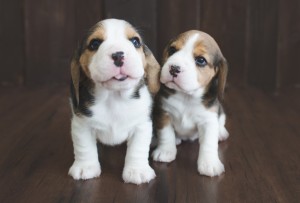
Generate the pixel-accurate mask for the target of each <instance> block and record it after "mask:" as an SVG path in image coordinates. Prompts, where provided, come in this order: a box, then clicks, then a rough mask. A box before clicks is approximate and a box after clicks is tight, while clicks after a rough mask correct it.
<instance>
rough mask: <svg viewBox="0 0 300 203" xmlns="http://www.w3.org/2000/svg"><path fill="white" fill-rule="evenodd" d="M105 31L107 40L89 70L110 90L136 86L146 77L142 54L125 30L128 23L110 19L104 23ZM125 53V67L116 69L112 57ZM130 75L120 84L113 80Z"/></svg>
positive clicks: (96, 79)
mask: <svg viewBox="0 0 300 203" xmlns="http://www.w3.org/2000/svg"><path fill="white" fill-rule="evenodd" d="M101 24H102V26H103V28H104V30H105V36H106V38H105V40H104V41H103V42H102V44H101V46H100V47H99V49H98V50H97V52H96V54H95V55H94V56H93V57H92V60H91V62H90V66H89V70H90V72H91V77H92V79H93V80H94V81H96V82H98V83H99V84H102V86H104V87H106V88H108V89H113V90H116V89H118V90H119V89H128V88H131V87H132V86H134V85H136V84H137V83H138V82H139V79H140V78H141V77H142V76H143V75H144V66H143V61H142V57H141V54H140V53H138V52H137V51H136V48H135V47H134V46H133V45H132V43H131V42H130V41H129V40H128V39H127V36H126V35H125V28H126V26H128V23H127V22H125V21H123V20H116V19H108V20H104V21H102V23H101ZM118 51H123V52H124V65H123V66H122V67H120V68H116V67H115V65H114V63H113V61H112V58H111V55H112V54H113V53H115V52H118ZM120 74H121V75H128V76H129V78H128V79H126V80H125V81H123V82H122V83H120V82H119V81H116V80H114V79H112V78H113V77H114V76H118V75H120Z"/></svg>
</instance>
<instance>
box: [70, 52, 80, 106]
mask: <svg viewBox="0 0 300 203" xmlns="http://www.w3.org/2000/svg"><path fill="white" fill-rule="evenodd" d="M71 79H72V85H73V90H74V92H73V93H74V94H75V98H76V104H77V105H78V104H79V81H80V64H79V61H78V60H77V59H76V56H74V57H73V59H72V61H71Z"/></svg>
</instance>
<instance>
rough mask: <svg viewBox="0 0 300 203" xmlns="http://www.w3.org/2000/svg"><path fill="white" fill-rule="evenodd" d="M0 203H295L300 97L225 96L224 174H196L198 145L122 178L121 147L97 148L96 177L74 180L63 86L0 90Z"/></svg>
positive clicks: (233, 89)
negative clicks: (140, 175) (151, 174)
mask: <svg viewBox="0 0 300 203" xmlns="http://www.w3.org/2000/svg"><path fill="white" fill-rule="evenodd" d="M0 92H1V94H0V105H1V108H0V112H1V113H0V135H1V142H0V154H1V156H0V179H1V181H0V202H5V203H10V202H45V203H47V202H162V203H165V202H178V203H179V202H180V203H182V202H288V203H293V202H295V203H296V202H298V201H299V199H300V193H299V188H300V185H299V177H300V150H299V142H300V137H299V134H300V126H299V120H300V106H299V103H300V92H299V89H298V90H297V89H289V90H287V91H285V92H284V94H283V95H282V96H273V95H269V94H265V93H264V92H262V91H260V90H257V89H254V88H250V87H247V86H242V85H236V84H235V85H231V86H230V87H229V88H228V89H227V92H226V97H225V110H226V112H227V115H228V120H227V129H228V131H229V132H230V137H229V139H228V140H227V141H224V142H221V143H220V144H219V155H220V158H221V160H222V161H223V163H224V164H225V169H226V172H225V174H223V175H221V176H220V177H215V178H209V177H204V176H200V175H199V174H198V172H197V167H196V166H197V165H196V161H197V154H198V148H199V145H198V143H197V142H193V143H191V142H183V143H182V144H181V145H179V146H178V154H177V159H176V160H175V161H173V162H172V163H169V164H165V163H157V162H152V161H150V164H151V166H152V167H153V168H154V170H155V172H156V175H157V177H156V179H155V180H153V181H151V182H150V183H149V184H143V185H140V186H136V185H133V184H125V183H123V181H122V177H121V174H122V168H123V164H124V158H125V152H126V145H125V144H123V145H120V146H116V147H108V146H104V145H102V144H99V146H98V152H99V160H100V162H101V166H102V174H101V176H100V178H97V179H93V180H87V181H74V180H73V179H72V178H71V177H70V176H68V175H67V172H68V169H69V167H70V166H71V164H72V162H73V147H72V141H71V137H70V108H69V103H68V98H67V96H68V88H66V87H61V86H51V87H47V86H46V87H39V88H34V89H33V88H5V89H3V88H0Z"/></svg>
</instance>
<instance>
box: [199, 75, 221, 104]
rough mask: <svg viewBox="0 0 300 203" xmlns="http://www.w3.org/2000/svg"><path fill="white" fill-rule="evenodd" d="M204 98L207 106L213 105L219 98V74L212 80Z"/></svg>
mask: <svg viewBox="0 0 300 203" xmlns="http://www.w3.org/2000/svg"><path fill="white" fill-rule="evenodd" d="M202 100H203V103H204V105H205V106H206V107H207V108H209V107H211V106H213V105H214V104H215V103H216V101H217V100H218V74H217V75H215V76H214V77H213V78H212V80H211V81H210V83H209V85H208V88H207V90H206V92H205V94H204V95H203V96H202Z"/></svg>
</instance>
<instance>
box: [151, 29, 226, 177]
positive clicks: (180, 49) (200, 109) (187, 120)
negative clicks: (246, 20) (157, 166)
mask: <svg viewBox="0 0 300 203" xmlns="http://www.w3.org/2000/svg"><path fill="white" fill-rule="evenodd" d="M163 61H164V65H163V67H162V70H161V76H160V81H161V83H162V84H163V85H162V87H161V90H160V92H159V94H158V95H157V98H156V105H155V110H154V120H155V121H154V122H155V128H156V131H157V135H158V147H157V148H156V150H154V152H153V154H152V156H153V159H154V160H156V161H162V162H170V161H173V160H174V159H175V157H176V153H177V149H176V144H179V143H180V142H181V140H195V139H197V138H199V142H200V150H199V155H198V171H199V173H200V174H203V175H207V176H216V175H220V174H221V173H222V172H223V171H224V166H223V164H222V163H221V161H220V159H219V155H218V141H219V140H225V139H226V138H227V137H228V132H227V131H226V129H225V127H224V125H225V114H224V111H223V108H222V106H221V104H220V101H221V100H222V98H223V92H224V87H225V82H226V77H227V63H226V60H225V58H224V57H223V55H222V53H221V51H220V49H219V47H218V45H217V43H216V42H215V40H214V39H213V38H212V37H211V36H209V35H208V34H206V33H204V32H200V31H195V30H192V31H188V32H185V33H183V34H181V35H179V36H178V37H177V38H176V39H174V40H172V41H171V42H170V43H169V45H168V46H167V47H166V49H165V51H164V60H163Z"/></svg>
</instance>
